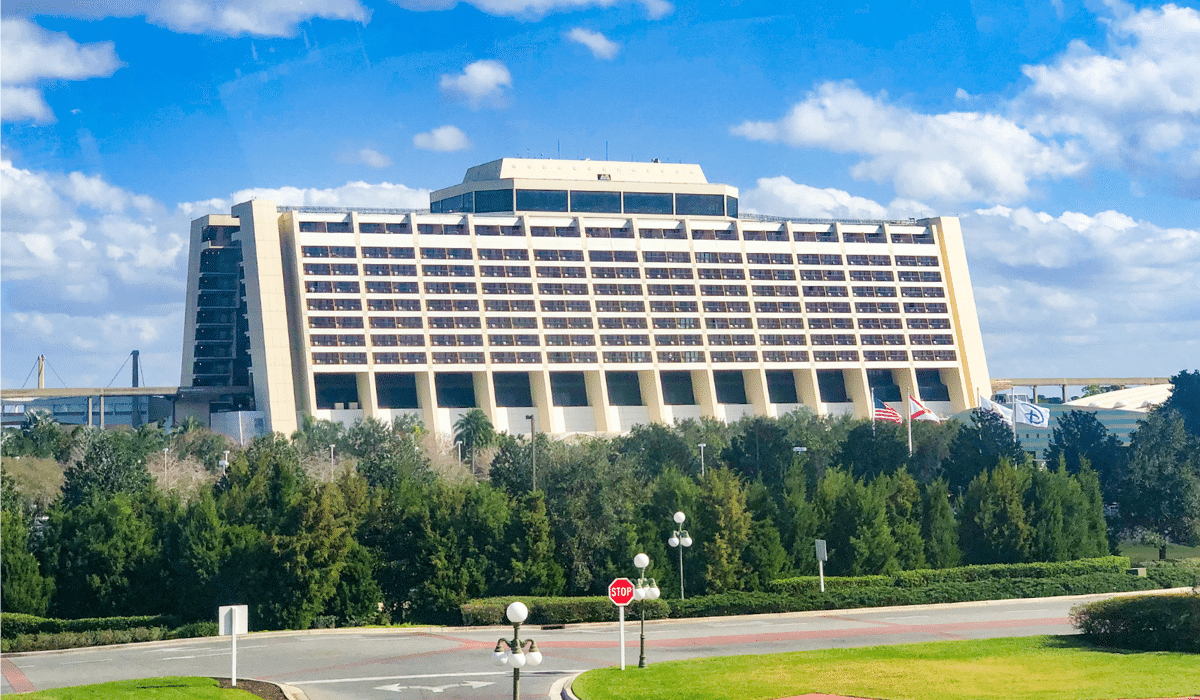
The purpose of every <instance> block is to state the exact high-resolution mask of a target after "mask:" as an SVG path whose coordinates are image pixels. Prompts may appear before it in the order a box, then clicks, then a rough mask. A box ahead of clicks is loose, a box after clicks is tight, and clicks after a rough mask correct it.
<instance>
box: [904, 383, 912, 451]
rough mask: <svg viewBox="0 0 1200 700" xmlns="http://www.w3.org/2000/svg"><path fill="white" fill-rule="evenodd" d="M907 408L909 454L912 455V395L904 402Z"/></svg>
mask: <svg viewBox="0 0 1200 700" xmlns="http://www.w3.org/2000/svg"><path fill="white" fill-rule="evenodd" d="M904 405H905V408H907V409H908V420H906V421H905V422H906V423H908V456H909V457H912V397H911V396H910V397H909V398H908V399H907V400H905V402H904Z"/></svg>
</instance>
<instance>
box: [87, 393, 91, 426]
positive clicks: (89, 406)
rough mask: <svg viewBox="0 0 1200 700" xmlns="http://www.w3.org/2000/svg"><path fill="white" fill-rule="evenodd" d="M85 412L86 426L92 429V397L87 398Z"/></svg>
mask: <svg viewBox="0 0 1200 700" xmlns="http://www.w3.org/2000/svg"><path fill="white" fill-rule="evenodd" d="M87 412H88V417H87V425H88V427H89V428H90V427H92V397H90V396H89V397H88V408H87Z"/></svg>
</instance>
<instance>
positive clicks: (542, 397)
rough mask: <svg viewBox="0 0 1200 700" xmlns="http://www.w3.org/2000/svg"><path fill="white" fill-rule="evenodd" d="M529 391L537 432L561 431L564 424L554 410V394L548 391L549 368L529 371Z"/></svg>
mask: <svg viewBox="0 0 1200 700" xmlns="http://www.w3.org/2000/svg"><path fill="white" fill-rule="evenodd" d="M529 391H530V393H532V394H533V406H534V408H535V409H536V410H535V411H534V412H535V413H536V414H537V430H538V432H539V433H562V432H565V430H566V426H564V425H563V422H562V420H560V419H559V417H558V414H557V412H556V411H555V410H554V396H553V394H552V393H551V391H550V370H548V369H541V370H534V371H532V372H530V373H529Z"/></svg>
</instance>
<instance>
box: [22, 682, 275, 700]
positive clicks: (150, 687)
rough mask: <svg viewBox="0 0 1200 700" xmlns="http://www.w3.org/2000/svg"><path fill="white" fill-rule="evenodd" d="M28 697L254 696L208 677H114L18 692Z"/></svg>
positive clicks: (203, 699)
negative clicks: (226, 688) (33, 691)
mask: <svg viewBox="0 0 1200 700" xmlns="http://www.w3.org/2000/svg"><path fill="white" fill-rule="evenodd" d="M21 697H22V698H29V700H143V698H153V699H154V700H257V698H258V696H256V695H254V694H252V693H247V692H246V691H244V690H234V689H229V690H222V689H220V688H218V687H217V682H216V681H215V680H213V679H211V678H195V677H191V678H188V677H168V678H143V679H141V680H136V681H116V682H113V683H100V684H97V685H77V686H75V687H74V688H56V689H54V690H41V691H38V692H36V693H29V694H28V695H22V696H21Z"/></svg>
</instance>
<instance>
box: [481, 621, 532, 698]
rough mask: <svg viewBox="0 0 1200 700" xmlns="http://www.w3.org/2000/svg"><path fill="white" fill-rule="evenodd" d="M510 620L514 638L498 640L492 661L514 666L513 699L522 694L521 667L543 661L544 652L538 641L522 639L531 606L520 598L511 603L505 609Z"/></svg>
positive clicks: (498, 664)
mask: <svg viewBox="0 0 1200 700" xmlns="http://www.w3.org/2000/svg"><path fill="white" fill-rule="evenodd" d="M504 614H505V616H506V617H507V618H508V621H509V622H511V623H512V626H513V638H512V639H504V638H503V637H501V638H500V639H497V640H496V648H495V650H494V651H493V652H492V663H494V664H496V665H497V666H512V670H513V700H518V698H520V696H521V669H522V668H523V667H524V666H526V665H528V666H530V667H533V666H538V665H540V664H541V663H542V652H540V651H538V646H537V642H535V641H533V640H532V639H525V640H522V639H521V623H522V622H524V621H525V619H526V618H527V617H529V608H527V607H525V604H524V603H522V602H521V601H519V600H516V601H513V602H512V603H510V604H509V606H508V609H507V610H505V611H504Z"/></svg>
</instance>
